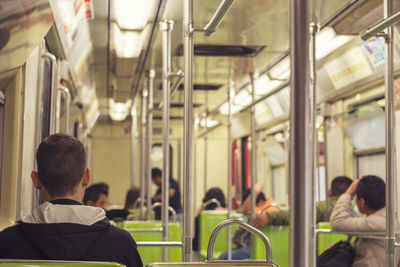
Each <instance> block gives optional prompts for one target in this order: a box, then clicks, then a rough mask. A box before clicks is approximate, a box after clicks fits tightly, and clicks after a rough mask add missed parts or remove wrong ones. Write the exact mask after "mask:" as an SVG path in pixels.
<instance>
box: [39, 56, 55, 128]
mask: <svg viewBox="0 0 400 267" xmlns="http://www.w3.org/2000/svg"><path fill="white" fill-rule="evenodd" d="M42 57H45V58H48V59H50V61H51V88H50V92H51V100H52V101H50V105H51V108H50V110H51V112H50V134H54V133H56V131H57V122H56V113H57V104H56V103H57V93H56V86H57V85H58V68H57V58H56V56H55V55H53V54H51V53H49V52H46V53H44V54H43V55H42Z"/></svg>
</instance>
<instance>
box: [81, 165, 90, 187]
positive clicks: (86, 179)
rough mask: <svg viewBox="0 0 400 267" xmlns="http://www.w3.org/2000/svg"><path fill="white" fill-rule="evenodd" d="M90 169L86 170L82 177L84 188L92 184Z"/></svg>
mask: <svg viewBox="0 0 400 267" xmlns="http://www.w3.org/2000/svg"><path fill="white" fill-rule="evenodd" d="M90 175H91V173H90V169H89V168H85V170H84V171H83V176H82V186H84V187H87V186H88V185H89V183H90Z"/></svg>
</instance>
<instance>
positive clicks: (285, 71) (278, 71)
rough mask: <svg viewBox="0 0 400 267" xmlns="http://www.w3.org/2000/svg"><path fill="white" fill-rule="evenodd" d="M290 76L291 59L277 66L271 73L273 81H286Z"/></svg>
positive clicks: (286, 59) (284, 60)
mask: <svg viewBox="0 0 400 267" xmlns="http://www.w3.org/2000/svg"><path fill="white" fill-rule="evenodd" d="M289 74H290V59H289V57H286V58H285V59H283V60H282V61H281V62H279V63H278V64H276V65H275V66H274V67H273V68H272V69H271V70H270V71H269V75H270V78H271V80H274V79H283V80H286V79H287V78H288V77H289Z"/></svg>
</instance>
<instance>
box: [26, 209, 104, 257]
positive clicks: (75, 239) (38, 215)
mask: <svg viewBox="0 0 400 267" xmlns="http://www.w3.org/2000/svg"><path fill="white" fill-rule="evenodd" d="M19 227H20V228H21V230H22V232H23V233H24V234H25V235H26V237H27V239H28V240H29V241H30V242H31V243H32V245H34V247H36V248H37V250H38V252H40V253H39V254H42V256H43V258H47V259H59V260H64V259H69V260H80V259H82V258H83V257H84V255H85V253H86V251H87V250H88V249H89V248H90V247H91V246H92V244H93V243H94V242H96V238H97V236H98V235H99V233H100V232H101V231H102V230H104V229H106V228H108V227H110V223H109V221H108V220H107V218H106V217H105V212H104V211H103V210H102V209H100V208H94V207H89V206H83V205H55V204H52V203H49V202H45V203H43V204H42V205H40V207H39V208H38V209H37V210H35V211H34V212H33V213H32V214H31V215H29V216H27V217H24V218H23V219H22V220H21V222H19Z"/></svg>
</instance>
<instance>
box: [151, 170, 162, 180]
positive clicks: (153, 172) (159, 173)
mask: <svg viewBox="0 0 400 267" xmlns="http://www.w3.org/2000/svg"><path fill="white" fill-rule="evenodd" d="M157 176H160V177H162V171H161V170H160V169H159V168H153V169H151V178H152V179H154V178H156V177H157Z"/></svg>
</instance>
